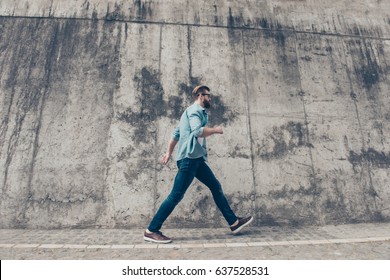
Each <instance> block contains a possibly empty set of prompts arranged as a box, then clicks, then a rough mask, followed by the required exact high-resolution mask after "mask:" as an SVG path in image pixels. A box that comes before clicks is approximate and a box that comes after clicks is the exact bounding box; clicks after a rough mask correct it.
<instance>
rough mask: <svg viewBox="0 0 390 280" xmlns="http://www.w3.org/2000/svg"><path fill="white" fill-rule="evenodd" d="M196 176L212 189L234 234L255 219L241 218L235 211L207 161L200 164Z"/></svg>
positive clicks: (216, 201)
mask: <svg viewBox="0 0 390 280" xmlns="http://www.w3.org/2000/svg"><path fill="white" fill-rule="evenodd" d="M196 178H198V180H199V181H201V182H202V183H203V184H205V185H206V186H207V187H208V188H209V189H210V191H211V193H212V195H213V198H214V201H215V203H216V204H217V206H218V208H219V210H220V211H221V212H222V215H223V216H224V217H225V220H226V221H227V222H228V224H229V226H230V229H231V231H232V233H233V234H237V233H239V232H240V231H241V230H242V229H243V228H244V227H246V226H247V225H249V224H250V223H251V222H252V221H253V217H252V216H249V217H246V218H240V217H237V216H236V215H235V214H234V213H233V211H232V209H231V208H230V206H229V203H228V201H227V199H226V197H225V195H224V193H223V191H222V187H221V184H220V183H219V181H218V180H217V178H215V176H214V174H213V172H212V171H211V169H210V167H209V166H208V165H207V164H206V162H204V161H203V162H202V163H201V164H200V165H199V168H198V172H197V173H196Z"/></svg>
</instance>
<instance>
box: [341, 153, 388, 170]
mask: <svg viewBox="0 0 390 280" xmlns="http://www.w3.org/2000/svg"><path fill="white" fill-rule="evenodd" d="M348 160H349V162H350V163H351V164H352V165H353V166H360V165H362V164H364V163H369V164H371V165H372V166H374V167H376V168H390V153H387V154H386V153H385V152H380V151H376V150H375V149H373V148H369V149H367V150H361V151H360V153H356V152H354V151H350V152H349V156H348Z"/></svg>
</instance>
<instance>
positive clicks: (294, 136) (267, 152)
mask: <svg viewBox="0 0 390 280" xmlns="http://www.w3.org/2000/svg"><path fill="white" fill-rule="evenodd" d="M305 136H306V128H305V126H304V125H303V124H302V123H300V122H293V121H290V122H288V123H287V124H285V125H282V126H280V127H276V126H274V127H273V128H272V131H271V132H268V133H267V134H266V136H265V138H264V140H263V141H262V143H261V145H260V144H259V143H255V144H257V153H258V154H259V155H260V157H261V158H262V159H264V160H273V159H280V158H283V157H285V156H286V155H287V154H288V153H290V152H293V151H294V149H296V148H298V147H305V146H311V144H309V143H308V142H307V139H306V137H305Z"/></svg>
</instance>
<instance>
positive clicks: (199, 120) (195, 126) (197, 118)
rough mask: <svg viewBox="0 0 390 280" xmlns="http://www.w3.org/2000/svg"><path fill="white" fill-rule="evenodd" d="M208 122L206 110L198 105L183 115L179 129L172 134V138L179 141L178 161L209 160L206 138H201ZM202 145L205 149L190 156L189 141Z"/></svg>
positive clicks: (194, 105)
mask: <svg viewBox="0 0 390 280" xmlns="http://www.w3.org/2000/svg"><path fill="white" fill-rule="evenodd" d="M207 122H208V116H207V113H206V110H205V109H204V108H202V106H200V105H199V104H198V103H194V104H192V105H191V106H189V107H188V108H187V109H186V110H185V111H184V113H183V114H182V115H181V118H180V122H179V125H178V127H177V128H176V129H175V131H174V132H173V134H172V138H173V139H174V140H175V141H178V142H179V143H178V145H179V146H178V150H177V154H176V160H178V161H179V160H181V159H183V158H187V157H188V158H200V157H203V158H204V160H207V148H206V138H201V137H199V136H200V135H202V133H203V128H204V126H205V125H206V124H207ZM194 137H195V138H196V140H197V141H199V143H200V144H201V146H202V148H203V149H199V150H198V151H196V152H195V153H194V154H190V151H189V145H188V141H193V138H194Z"/></svg>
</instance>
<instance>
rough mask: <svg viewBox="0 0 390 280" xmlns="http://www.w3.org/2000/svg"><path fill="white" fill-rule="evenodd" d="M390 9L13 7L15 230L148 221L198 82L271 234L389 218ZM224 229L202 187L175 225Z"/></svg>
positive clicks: (3, 181)
mask: <svg viewBox="0 0 390 280" xmlns="http://www.w3.org/2000/svg"><path fill="white" fill-rule="evenodd" d="M389 11H390V3H389V1H380V0H366V1H347V0H338V1H336V0H331V1H314V0H312V1H309V0H308V1H304V0H295V1H282V0H279V1H277V0H274V1H266V0H264V1H206V0H202V1H190V0H181V1H172V0H170V1H141V0H139V1H113V0H106V1H102V0H90V1H88V0H72V1H65V0H63V1H59V0H51V1H50V0H35V1H23V0H20V1H11V0H2V1H0V15H1V17H0V92H1V96H0V110H1V111H0V121H1V126H0V186H1V200H0V213H1V218H0V227H2V228H19V227H22V228H24V227H27V228H61V227H91V226H92V227H130V226H131V227H145V226H146V225H147V223H148V222H149V220H150V219H151V217H152V216H153V214H154V212H155V210H156V208H157V207H158V206H159V205H160V203H161V202H162V200H163V199H164V198H165V197H166V195H167V194H168V193H169V191H170V188H171V185H172V181H173V178H174V176H175V174H176V166H175V162H174V161H171V162H170V164H169V165H168V166H162V165H161V164H160V163H159V159H160V158H161V156H162V155H163V154H164V152H165V150H166V145H167V142H168V140H169V138H170V136H171V132H172V130H173V128H174V127H175V125H177V121H178V118H179V117H180V114H181V112H182V110H183V109H184V108H185V107H186V106H188V105H190V104H191V99H190V97H189V96H190V95H189V93H190V91H191V89H192V87H193V86H194V85H196V84H199V83H203V84H207V85H209V86H210V87H211V89H212V93H213V95H214V98H213V100H214V103H215V108H214V109H213V110H212V111H211V112H210V119H211V125H214V124H222V125H223V126H224V128H225V134H224V135H223V136H213V137H211V138H210V140H209V148H210V151H209V153H210V155H209V162H210V166H211V167H212V169H213V170H214V171H215V173H216V175H217V177H218V178H219V179H220V181H221V182H222V184H223V186H224V190H225V192H226V195H227V197H228V199H229V201H230V203H231V205H232V208H233V209H234V210H235V211H236V212H237V214H239V215H245V214H248V213H253V214H255V215H256V223H257V224H258V225H260V224H267V225H274V224H290V225H304V224H338V223H353V222H371V221H389V220H390V208H389V205H390V182H389V181H390V179H389V178H390V176H389V175H390V140H389V139H390V138H389V135H390V133H389V132H390V125H389V123H390V122H389V119H390V94H389V92H390V78H389V65H390V15H389ZM215 225H217V226H225V221H224V220H223V218H222V216H221V215H220V213H219V211H218V209H217V208H216V206H215V204H214V202H213V201H212V197H211V196H210V193H209V191H208V190H207V188H206V187H204V186H203V185H201V184H200V183H199V182H197V181H195V182H194V184H193V186H192V187H191V189H190V190H189V191H188V193H187V195H186V197H185V198H184V200H183V201H182V203H181V204H180V205H179V206H178V207H177V209H176V210H175V211H174V213H173V214H172V215H171V216H170V218H169V219H168V220H167V223H166V226H167V227H170V226H180V227H185V226H188V227H198V226H199V227H203V226H215Z"/></svg>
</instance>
